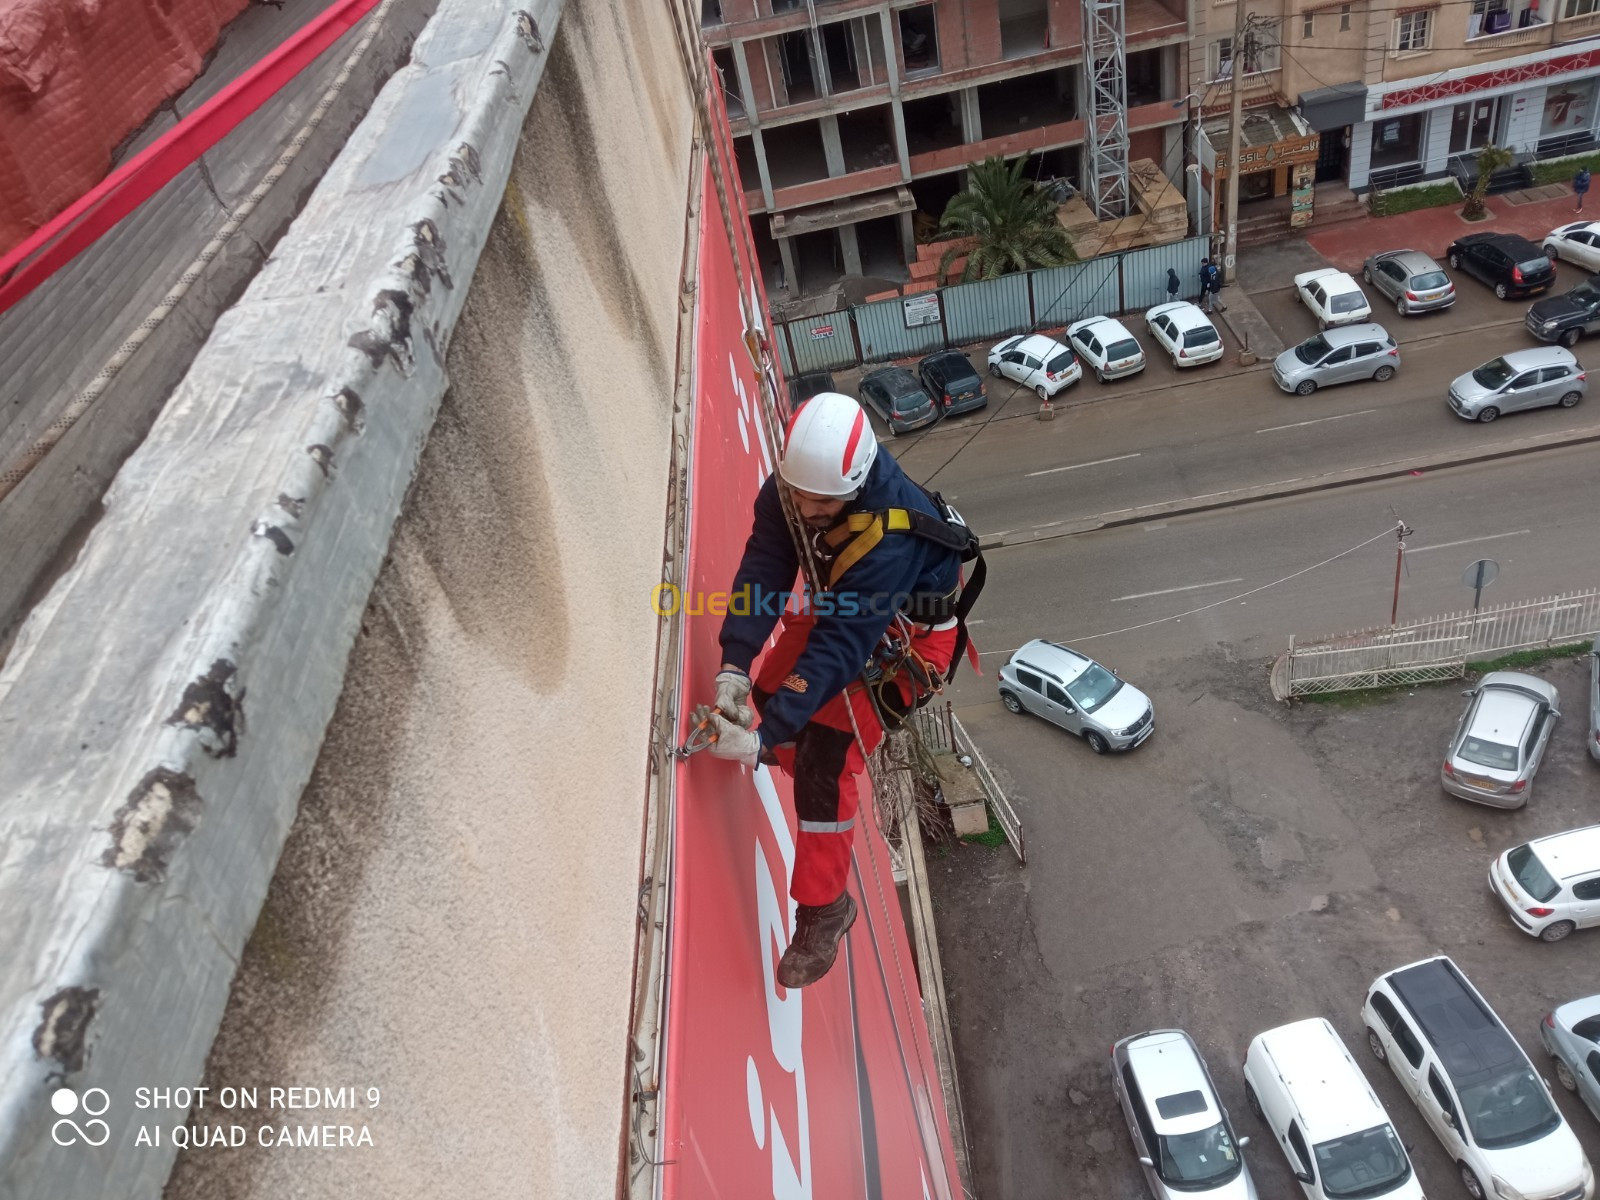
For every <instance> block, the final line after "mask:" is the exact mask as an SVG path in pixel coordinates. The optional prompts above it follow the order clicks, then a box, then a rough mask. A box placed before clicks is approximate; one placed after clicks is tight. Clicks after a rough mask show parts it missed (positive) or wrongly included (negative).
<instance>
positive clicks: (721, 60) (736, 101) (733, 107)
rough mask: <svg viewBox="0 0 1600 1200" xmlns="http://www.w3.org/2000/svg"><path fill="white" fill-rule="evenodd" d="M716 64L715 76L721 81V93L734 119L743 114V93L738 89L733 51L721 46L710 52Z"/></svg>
mask: <svg viewBox="0 0 1600 1200" xmlns="http://www.w3.org/2000/svg"><path fill="white" fill-rule="evenodd" d="M711 61H712V62H714V63H715V64H716V67H717V77H718V78H719V79H720V80H721V81H722V94H723V96H724V97H725V98H726V99H727V103H728V115H729V116H730V117H732V118H734V119H735V120H738V119H739V118H740V117H742V116H744V115H745V110H744V95H743V94H742V93H741V92H740V91H739V68H738V67H737V66H736V65H735V64H734V61H733V51H732V50H731V49H730V48H728V47H727V46H722V47H719V48H717V49H716V50H713V51H712V52H711Z"/></svg>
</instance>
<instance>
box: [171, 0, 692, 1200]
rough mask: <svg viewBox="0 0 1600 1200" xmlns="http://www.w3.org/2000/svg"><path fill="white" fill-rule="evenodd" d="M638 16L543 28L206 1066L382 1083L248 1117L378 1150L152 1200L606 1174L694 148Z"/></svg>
mask: <svg viewBox="0 0 1600 1200" xmlns="http://www.w3.org/2000/svg"><path fill="white" fill-rule="evenodd" d="M667 9H668V6H665V5H660V4H657V3H653V2H648V0H630V2H628V3H625V4H624V3H618V4H610V3H605V2H604V0H572V2H571V3H569V4H568V7H567V10H566V12H565V14H564V15H563V17H562V24H561V29H560V33H559V35H558V36H557V37H556V38H555V39H554V41H553V43H552V48H551V61H550V65H549V68H548V70H547V71H546V74H545V77H544V79H543V81H542V83H541V85H540V90H539V93H538V96H537V97H536V98H535V101H534V105H533V110H532V113H531V114H530V116H529V118H528V120H527V122H526V124H525V127H524V132H523V135H522V140H521V143H520V145H519V147H518V152H517V157H516V162H515V166H514V168H513V171H512V175H511V182H510V185H509V187H508V188H507V190H506V196H505V201H504V204H503V205H502V207H501V209H500V211H499V213H498V215H497V217H496V220H495V223H494V227H493V230H492V231H491V234H490V237H489V242H488V246H487V247H486V249H485V252H484V255H483V258H482V260H481V262H480V264H479V267H478V273H477V276H476V278H475V279H474V282H473V286H472V291H471V294H470V296H469V297H468V300H467V306H466V310H465V312H464V313H463V316H462V320H461V324H460V327H459V328H458V330H457V333H456V337H455V340H454V341H453V343H452V344H451V347H450V353H449V357H448V364H447V365H448V369H449V374H450V380H451V386H450V390H449V392H448V393H447V395H446V397H445V401H444V405H443V407H442V409H441V411H440V414H439V419H438V421H437V423H436V424H435V426H434V429H433V432H432V434H431V435H430V438H429V441H428V444H427V447H426V449H425V451H424V453H423V457H422V464H421V467H420V470H419V472H418V476H417V481H416V484H415V486H414V488H413V490H412V492H411V494H410V496H409V497H408V499H407V502H406V507H405V511H404V513H403V514H402V516H401V520H400V523H399V525H398V527H397V529H396V532H395V537H394V540H393V543H392V546H391V549H390V557H389V560H388V562H387V564H386V566H385V568H384V571H383V573H382V574H381V576H380V577H379V579H378V583H377V586H376V588H375V589H374V591H373V595H372V601H371V604H370V605H369V606H368V608H367V611H366V613H365V615H364V616H363V617H362V619H361V634H360V636H359V637H358V639H357V641H356V645H355V649H354V652H353V654H352V657H351V660H350V671H349V675H348V678H347V683H346V687H345V691H344V694H343V696H342V697H341V699H340V704H339V709H338V712H337V714H336V716H335V718H334V721H333V724H332V726H331V727H330V729H329V732H328V737H327V741H326V742H325V744H324V746H323V750H322V755H321V758H320V760H319V762H318V765H317V771H316V774H315V776H314V777H313V779H312V782H311V786H310V787H309V788H308V789H307V791H306V794H305V796H304V798H303V800H302V803H301V807H300V814H299V817H298V819H297V822H296V825H295V827H294V829H293V831H292V832H291V834H290V837H289V841H288V845H287V847H286V848H285V851H284V855H283V860H282V863H281V865H280V867H279V870H278V874H277V877H276V879H275V880H274V882H273V886H272V889H271V892H270V893H269V896H268V899H267V903H266V906H265V908H264V910H263V912H262V916H261V920H260V922H259V923H258V925H257V929H256V933H255V936H254V938H253V939H252V940H251V942H250V944H249V946H248V947H247V949H246V952H245V955H244V959H243V962H242V965H241V968H240V971H239V975H238V977H237V980H236V982H235V985H234V990H233V996H232V1000H231V1002H230V1007H229V1010H228V1013H227V1016H226V1018H225V1019H224V1022H223V1026H222V1031H221V1033H220V1035H219V1037H218V1040H217V1044H216V1047H215V1049H214V1051H213V1052H212V1055H211V1059H210V1062H209V1064H208V1067H207V1071H206V1083H207V1084H209V1085H211V1086H213V1087H222V1086H229V1085H232V1086H240V1085H248V1086H260V1087H262V1088H265V1087H266V1086H268V1085H271V1084H273V1083H283V1082H286V1081H293V1082H299V1083H305V1084H311V1085H317V1086H338V1085H340V1084H343V1083H349V1084H357V1085H359V1086H361V1087H366V1086H376V1087H380V1088H381V1089H382V1104H381V1106H380V1107H379V1108H378V1109H377V1110H376V1111H375V1112H368V1113H345V1114H333V1115H327V1114H323V1115H318V1114H313V1113H310V1112H306V1111H300V1112H292V1113H286V1114H281V1115H277V1116H274V1117H273V1118H272V1119H273V1121H274V1122H276V1123H280V1124H291V1125H293V1124H310V1123H314V1122H318V1121H322V1120H333V1121H341V1122H349V1121H354V1122H356V1123H358V1124H362V1123H364V1124H367V1125H368V1126H369V1127H370V1129H371V1131H372V1133H373V1136H374V1139H375V1141H376V1147H375V1149H374V1150H361V1151H359V1152H356V1151H351V1150H342V1151H333V1152H317V1153H308V1152H304V1151H301V1152H291V1151H286V1150H262V1149H258V1148H255V1147H251V1148H249V1149H245V1150H239V1151H228V1152H226V1153H222V1154H218V1153H215V1152H212V1151H200V1150H195V1151H190V1152H188V1153H187V1154H185V1155H183V1156H181V1157H180V1160H179V1163H178V1166H177V1169H176V1171H175V1172H174V1175H173V1178H172V1181H171V1183H170V1184H169V1186H168V1189H167V1193H166V1195H167V1198H168V1200H213V1198H222V1197H228V1198H245V1197H250V1198H257V1197H259V1198H261V1200H266V1198H269V1197H270V1198H273V1200H276V1198H278V1197H283V1196H290V1195H293V1196H296V1197H302V1198H305V1200H321V1198H327V1200H334V1198H337V1200H349V1198H350V1197H353V1196H384V1197H419V1198H421V1197H427V1198H429V1200H433V1198H437V1197H473V1198H474V1200H491V1198H495V1197H513V1196H514V1197H529V1196H535V1197H549V1198H550V1200H557V1198H561V1200H565V1198H567V1197H574V1198H577V1197H602V1196H610V1195H612V1194H613V1193H614V1190H615V1186H616V1175H617V1166H618V1159H619V1146H620V1144H621V1139H622V1131H623V1122H624V1120H625V1105H626V1103H627V1095H628V1090H629V1083H628V1081H627V1079H626V1077H625V1073H624V1072H625V1066H626V1060H625V1055H626V1050H627V1040H628V1023H627V1018H628V1004H629V1000H630V983H631V976H632V969H633V961H634V957H633V955H634V938H635V932H636V915H637V888H638V881H639V865H640V858H641V844H640V835H641V832H642V823H643V804H644V795H645V785H646V771H647V762H646V726H647V721H648V716H649V711H648V710H649V703H650V694H651V688H652V681H653V670H654V656H655V637H656V618H655V616H654V614H653V613H652V612H651V609H650V606H649V590H650V588H651V586H652V585H653V584H654V583H656V582H657V581H658V580H659V579H660V565H661V546H662V532H663V523H664V516H663V502H664V497H665V492H666V482H667V478H666V477H667V468H668V459H669V434H670V421H671V407H672V392H673V375H674V370H675V354H676V336H677V335H676V330H677V323H678V320H679V306H678V296H679V284H680V278H679V276H680V271H681V267H682V263H681V259H682V253H683V244H684V236H685V224H686V218H685V213H684V206H685V198H686V195H687V194H688V191H689V180H688V168H689V161H690V151H691V136H692V134H691V120H692V110H691V94H690V92H689V89H688V87H687V85H686V84H685V82H684V80H683V78H682V71H681V68H680V66H679V62H680V60H679V56H678V52H677V49H676V45H675V40H674V33H673V27H672V25H671V24H670V16H669V13H668V11H667ZM263 1095H265V1093H264V1092H263ZM260 1116H261V1117H262V1119H263V1120H266V1115H265V1114H260Z"/></svg>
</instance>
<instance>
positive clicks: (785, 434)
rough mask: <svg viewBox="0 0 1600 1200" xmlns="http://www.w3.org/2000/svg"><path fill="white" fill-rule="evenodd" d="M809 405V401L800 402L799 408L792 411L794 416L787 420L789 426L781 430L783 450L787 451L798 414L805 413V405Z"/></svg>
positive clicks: (798, 417)
mask: <svg viewBox="0 0 1600 1200" xmlns="http://www.w3.org/2000/svg"><path fill="white" fill-rule="evenodd" d="M810 403H811V401H809V400H803V401H801V403H800V407H799V408H797V409H795V410H794V414H793V415H792V416H791V417H790V418H789V424H788V425H786V426H784V430H783V448H784V449H785V450H787V449H788V448H789V439H790V438H791V437H792V436H793V435H794V423H795V422H796V421H798V420H799V419H800V414H801V413H803V412H805V410H806V405H807V404H810Z"/></svg>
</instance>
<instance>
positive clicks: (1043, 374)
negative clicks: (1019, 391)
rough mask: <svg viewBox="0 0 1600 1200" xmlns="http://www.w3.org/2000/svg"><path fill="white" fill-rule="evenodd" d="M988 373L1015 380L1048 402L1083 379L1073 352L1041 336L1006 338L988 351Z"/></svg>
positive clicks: (1029, 335)
mask: <svg viewBox="0 0 1600 1200" xmlns="http://www.w3.org/2000/svg"><path fill="white" fill-rule="evenodd" d="M989 374H991V375H994V376H997V377H1004V378H1006V379H1014V380H1016V381H1017V382H1018V383H1020V384H1022V386H1023V387H1027V388H1032V389H1033V390H1034V391H1035V392H1036V393H1038V396H1039V399H1041V400H1048V399H1050V397H1051V396H1054V395H1055V394H1056V393H1057V392H1059V391H1060V390H1061V389H1062V388H1064V387H1070V386H1071V385H1072V384H1074V383H1077V382H1078V380H1080V379H1082V378H1083V368H1082V367H1081V366H1079V365H1078V360H1077V358H1075V357H1074V356H1073V353H1072V350H1071V349H1070V348H1069V347H1067V346H1063V345H1062V344H1061V343H1060V342H1058V341H1056V340H1055V339H1054V338H1048V337H1045V336H1044V334H1042V333H1035V334H1024V335H1021V336H1018V337H1014V338H1007V339H1006V340H1005V341H1003V342H1001V343H1000V344H999V345H998V346H996V347H995V348H994V349H993V350H991V351H989Z"/></svg>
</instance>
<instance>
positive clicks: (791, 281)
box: [774, 237, 800, 295]
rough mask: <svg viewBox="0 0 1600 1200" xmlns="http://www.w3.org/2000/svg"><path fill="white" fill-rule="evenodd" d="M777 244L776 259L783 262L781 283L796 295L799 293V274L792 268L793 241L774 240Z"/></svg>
mask: <svg viewBox="0 0 1600 1200" xmlns="http://www.w3.org/2000/svg"><path fill="white" fill-rule="evenodd" d="M774 240H775V241H776V242H777V243H778V257H779V258H780V259H782V260H783V282H784V286H785V287H787V288H788V289H789V291H791V292H793V293H795V294H796V295H798V294H799V292H800V272H798V271H796V270H795V267H794V239H793V238H786V237H781V238H776V239H774Z"/></svg>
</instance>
